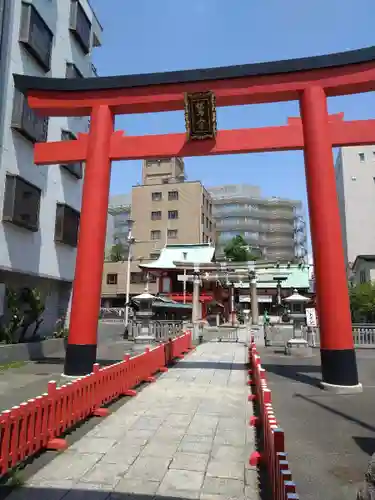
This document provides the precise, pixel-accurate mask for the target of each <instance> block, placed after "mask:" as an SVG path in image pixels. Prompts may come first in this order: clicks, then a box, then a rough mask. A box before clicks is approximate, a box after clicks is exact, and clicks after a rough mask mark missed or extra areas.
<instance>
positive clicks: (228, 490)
mask: <svg viewBox="0 0 375 500" xmlns="http://www.w3.org/2000/svg"><path fill="white" fill-rule="evenodd" d="M246 351H247V350H246V348H245V347H244V345H242V344H237V343H227V342H226V343H213V342H212V343H208V344H203V345H201V346H199V347H198V348H197V350H196V351H194V352H192V353H190V354H189V355H188V356H187V357H186V358H185V359H183V360H181V361H179V362H178V363H177V365H176V366H175V367H173V368H171V369H170V370H169V371H168V372H167V373H164V374H163V375H161V376H160V378H159V379H158V380H157V382H156V383H154V384H150V385H149V386H148V387H146V388H145V389H144V390H143V391H141V392H140V393H139V394H138V395H137V396H136V397H135V398H133V399H132V400H130V401H129V402H127V403H126V404H124V405H123V406H122V407H121V408H119V409H118V410H117V411H116V412H114V413H113V414H112V415H110V416H109V417H107V418H106V419H105V420H103V421H102V422H101V423H100V424H99V425H97V426H96V427H95V428H94V429H93V430H91V431H90V432H89V433H88V434H86V436H84V437H83V438H82V439H80V440H79V441H77V442H76V443H75V444H74V445H73V446H71V447H70V448H69V449H68V450H67V451H66V452H64V453H62V454H60V455H58V456H57V457H56V458H54V459H53V460H52V461H51V462H50V463H49V464H48V465H47V466H46V467H44V468H43V469H41V470H40V471H39V472H37V473H36V474H35V475H34V476H33V477H31V478H30V480H29V481H28V482H27V484H26V485H25V486H23V487H22V488H20V489H18V490H17V491H14V492H13V493H11V495H10V496H9V497H8V498H9V500H21V499H22V500H26V499H29V498H32V495H31V494H30V492H31V491H32V490H35V489H38V491H39V495H38V500H43V498H44V496H43V494H41V492H42V491H46V493H45V495H46V498H47V497H48V498H54V499H55V498H56V500H61V499H62V498H64V500H72V499H77V498H83V497H85V494H84V492H86V497H85V498H87V496H90V495H88V494H87V492H88V491H90V492H94V491H95V493H96V494H97V493H99V492H100V493H101V496H100V498H103V499H107V500H115V499H117V500H120V499H121V500H123V499H125V497H126V498H130V497H133V498H134V499H135V498H136V496H139V495H141V496H142V497H144V498H145V499H146V498H153V497H155V496H156V497H161V496H164V497H174V498H197V499H200V498H201V499H206V500H225V499H238V500H245V498H246V499H247V500H253V499H257V498H258V483H257V481H258V478H257V471H256V470H255V469H252V468H251V467H250V466H249V465H248V458H249V455H250V453H251V452H252V451H253V450H254V432H253V430H252V429H251V428H249V426H248V421H249V418H250V416H251V415H252V405H251V404H250V403H248V400H247V396H248V387H247V386H246V381H247V377H246V369H245V368H246V365H245V363H246ZM43 488H48V490H47V489H45V490H43ZM57 490H58V491H60V492H61V494H60V496H59V494H57V495H56V491H57ZM48 491H49V492H50V494H49V495H48ZM52 491H53V494H52ZM92 498H93V499H96V498H99V497H97V496H95V495H94V494H93V493H92Z"/></svg>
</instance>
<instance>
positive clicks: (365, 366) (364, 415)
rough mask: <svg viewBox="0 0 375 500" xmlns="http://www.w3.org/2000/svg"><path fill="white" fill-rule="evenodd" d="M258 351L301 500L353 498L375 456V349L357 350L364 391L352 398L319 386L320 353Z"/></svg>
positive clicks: (352, 499)
mask: <svg viewBox="0 0 375 500" xmlns="http://www.w3.org/2000/svg"><path fill="white" fill-rule="evenodd" d="M259 351H260V355H261V360H262V365H263V366H264V368H266V370H267V372H268V377H267V379H268V384H269V388H270V389H271V390H272V399H273V405H274V410H275V413H276V417H277V419H278V421H279V423H280V425H281V426H282V427H283V429H284V430H285V435H286V446H287V451H288V456H289V462H290V466H291V470H292V474H293V479H294V481H295V482H296V484H297V489H298V493H299V495H300V498H301V499H303V500H312V499H314V500H323V499H324V500H327V499H329V500H349V499H350V500H355V498H356V492H357V489H358V487H359V486H360V485H361V483H362V481H363V478H364V473H365V471H366V468H367V463H368V459H369V457H370V455H371V454H372V453H373V452H375V351H373V350H358V351H357V361H358V369H359V376H360V381H361V382H362V384H363V386H364V391H363V392H362V393H361V394H355V395H348V396H338V395H334V394H330V393H327V392H324V391H322V390H321V389H320V388H319V387H318V384H319V381H320V379H321V378H320V357H319V351H318V350H317V351H314V356H313V357H310V358H300V357H286V356H284V354H282V353H281V352H280V351H279V352H277V349H275V348H272V347H269V348H260V349H259Z"/></svg>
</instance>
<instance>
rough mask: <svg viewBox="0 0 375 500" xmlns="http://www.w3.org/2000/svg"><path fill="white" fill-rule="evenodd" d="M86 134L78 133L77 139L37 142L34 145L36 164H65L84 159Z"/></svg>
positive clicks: (86, 142) (85, 155) (86, 141)
mask: <svg viewBox="0 0 375 500" xmlns="http://www.w3.org/2000/svg"><path fill="white" fill-rule="evenodd" d="M87 144H88V134H81V133H80V134H78V136H77V140H72V141H58V142H38V143H36V144H35V146H34V163H35V164H36V165H55V164H56V163H61V164H66V163H75V162H77V161H85V160H86V157H87Z"/></svg>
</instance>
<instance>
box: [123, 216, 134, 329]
mask: <svg viewBox="0 0 375 500" xmlns="http://www.w3.org/2000/svg"><path fill="white" fill-rule="evenodd" d="M128 225H129V232H128V258H127V268H126V289H125V316H124V325H125V330H126V329H127V328H128V324H129V300H130V266H131V261H132V246H133V244H134V243H135V239H134V238H133V236H132V227H133V221H131V220H129V221H128Z"/></svg>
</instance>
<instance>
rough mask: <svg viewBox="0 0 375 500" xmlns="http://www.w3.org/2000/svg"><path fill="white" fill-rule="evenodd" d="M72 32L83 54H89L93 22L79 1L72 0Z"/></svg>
mask: <svg viewBox="0 0 375 500" xmlns="http://www.w3.org/2000/svg"><path fill="white" fill-rule="evenodd" d="M70 31H71V32H72V33H73V35H74V37H75V38H76V40H77V42H78V43H79V45H80V46H81V48H82V50H83V52H84V53H85V54H88V53H89V52H90V45H91V22H90V20H89V18H88V17H87V15H86V12H85V11H84V9H83V7H82V5H81V4H80V2H79V0H71V5H70Z"/></svg>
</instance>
